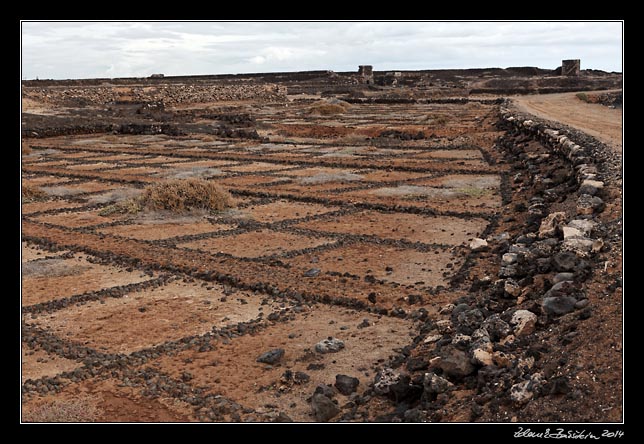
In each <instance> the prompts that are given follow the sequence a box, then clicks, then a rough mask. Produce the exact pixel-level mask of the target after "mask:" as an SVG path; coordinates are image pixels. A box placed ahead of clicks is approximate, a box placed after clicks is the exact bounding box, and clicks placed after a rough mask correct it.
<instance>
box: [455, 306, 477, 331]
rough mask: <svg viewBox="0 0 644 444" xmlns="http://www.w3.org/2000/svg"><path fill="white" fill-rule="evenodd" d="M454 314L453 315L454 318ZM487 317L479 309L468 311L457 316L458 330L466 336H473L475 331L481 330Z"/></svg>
mask: <svg viewBox="0 0 644 444" xmlns="http://www.w3.org/2000/svg"><path fill="white" fill-rule="evenodd" d="M453 316H454V314H452V317H453ZM484 319H485V317H484V316H483V313H482V312H481V310H479V309H478V308H474V309H470V310H466V311H463V312H460V313H458V314H457V315H456V322H455V323H456V325H457V330H458V331H459V332H461V333H464V334H466V335H471V334H472V332H474V330H476V329H477V328H479V326H480V325H481V322H483V320H484Z"/></svg>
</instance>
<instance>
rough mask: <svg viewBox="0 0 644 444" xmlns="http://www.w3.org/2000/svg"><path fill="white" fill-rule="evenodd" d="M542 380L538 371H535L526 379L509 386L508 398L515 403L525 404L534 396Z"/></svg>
mask: <svg viewBox="0 0 644 444" xmlns="http://www.w3.org/2000/svg"><path fill="white" fill-rule="evenodd" d="M542 381H543V376H541V374H540V373H535V374H534V375H532V377H531V378H530V379H528V380H527V381H522V382H519V383H517V384H514V385H513V386H512V387H511V388H510V399H511V400H512V401H514V402H515V403H517V404H525V403H526V402H528V401H529V400H531V399H532V398H533V397H534V394H535V391H536V389H537V388H538V386H539V385H541V383H542Z"/></svg>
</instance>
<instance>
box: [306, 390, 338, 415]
mask: <svg viewBox="0 0 644 444" xmlns="http://www.w3.org/2000/svg"><path fill="white" fill-rule="evenodd" d="M311 409H312V410H313V417H314V418H315V420H316V421H318V422H328V421H329V420H330V419H332V418H334V417H335V416H337V415H338V414H339V413H340V409H339V408H338V406H337V405H335V403H334V402H333V401H331V400H330V399H329V398H327V397H326V396H324V395H323V394H321V393H316V394H314V395H313V398H312V399H311Z"/></svg>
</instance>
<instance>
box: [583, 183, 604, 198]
mask: <svg viewBox="0 0 644 444" xmlns="http://www.w3.org/2000/svg"><path fill="white" fill-rule="evenodd" d="M603 188H604V182H601V181H599V180H584V181H583V182H582V183H581V186H580V187H579V194H590V195H591V196H594V195H595V194H597V193H599V192H600V191H601V190H602V189H603Z"/></svg>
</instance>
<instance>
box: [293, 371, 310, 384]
mask: <svg viewBox="0 0 644 444" xmlns="http://www.w3.org/2000/svg"><path fill="white" fill-rule="evenodd" d="M310 380H311V377H310V376H309V375H307V374H306V373H304V372H295V375H294V376H293V382H294V383H296V384H298V385H299V384H306V383H307V382H309V381H310Z"/></svg>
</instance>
